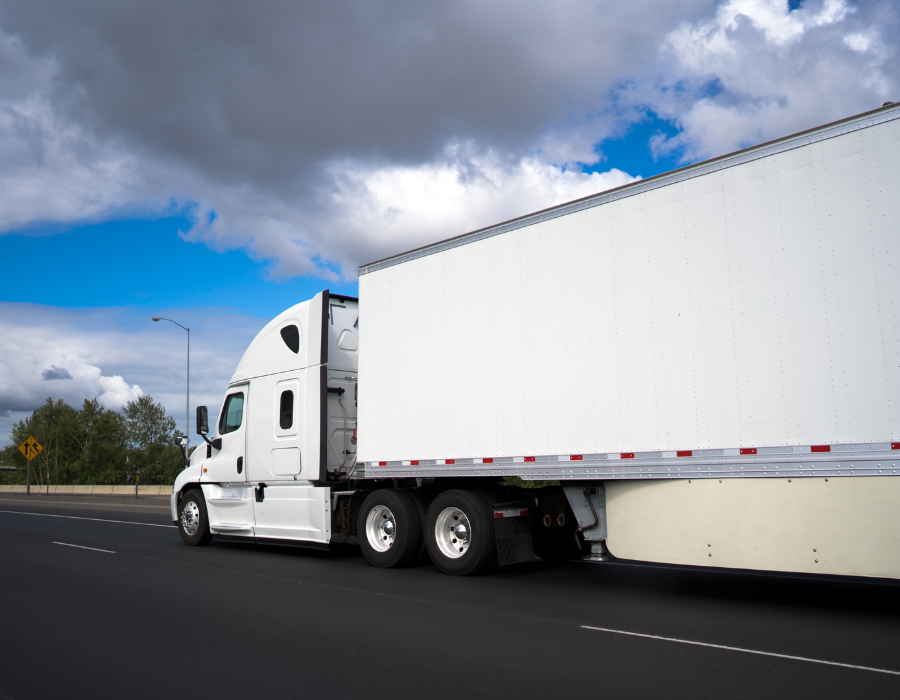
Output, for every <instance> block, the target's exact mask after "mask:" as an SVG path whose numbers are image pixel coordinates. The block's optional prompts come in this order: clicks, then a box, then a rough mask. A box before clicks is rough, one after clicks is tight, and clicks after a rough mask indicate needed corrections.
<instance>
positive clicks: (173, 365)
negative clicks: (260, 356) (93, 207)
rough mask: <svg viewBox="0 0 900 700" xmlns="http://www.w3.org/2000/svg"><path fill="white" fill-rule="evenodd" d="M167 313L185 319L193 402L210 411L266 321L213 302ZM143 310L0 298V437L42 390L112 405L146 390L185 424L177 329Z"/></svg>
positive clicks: (181, 343) (77, 403) (181, 341)
mask: <svg viewBox="0 0 900 700" xmlns="http://www.w3.org/2000/svg"><path fill="white" fill-rule="evenodd" d="M164 315H172V316H174V317H176V318H180V319H182V320H184V321H185V322H187V323H188V324H189V325H190V327H191V404H192V405H199V404H206V405H208V406H209V407H210V414H211V415H213V416H214V415H215V414H216V413H217V411H218V408H219V404H220V402H221V400H222V396H223V394H224V390H225V387H226V385H227V382H228V380H229V379H230V378H231V375H232V374H233V373H234V369H235V367H236V366H237V363H238V360H239V359H240V357H241V355H242V354H243V352H244V350H245V349H246V347H247V345H249V343H250V341H251V340H252V339H253V337H254V335H255V334H256V333H257V332H258V331H259V329H260V328H261V327H262V326H263V325H265V321H264V320H262V319H255V318H252V317H248V316H244V315H241V314H234V313H227V312H217V311H216V310H215V309H207V310H203V311H198V310H193V309H174V310H168V311H167V312H166V313H165V314H164ZM149 316H150V315H149V314H148V313H147V312H145V311H142V310H135V309H127V308H121V309H94V310H88V309H62V308H56V307H46V306H38V305H34V304H17V303H4V302H0V445H3V444H5V443H6V440H7V438H8V434H9V429H10V428H11V423H12V422H15V421H17V420H21V418H23V417H24V416H25V414H26V413H27V412H29V411H31V410H33V409H35V408H36V407H37V406H39V405H41V404H42V403H44V402H45V401H46V400H47V398H48V397H51V398H54V399H56V398H62V399H63V400H65V401H66V402H68V403H69V404H70V405H72V406H73V407H75V408H80V407H81V404H82V402H83V401H84V399H92V398H96V399H97V400H98V401H99V402H100V403H101V404H102V405H103V406H105V407H107V408H109V409H113V410H119V408H120V407H121V406H122V405H123V404H125V403H127V402H128V401H131V400H134V399H135V398H137V397H138V396H141V395H143V394H145V393H149V394H150V395H151V396H153V398H154V399H156V400H157V401H161V402H162V403H163V405H164V406H166V408H167V410H168V411H169V413H170V414H171V415H172V416H174V417H175V418H176V420H177V421H178V425H179V427H180V428H181V429H182V430H183V429H184V405H185V348H186V345H185V338H184V334H183V332H179V333H178V335H173V334H172V333H166V332H164V331H163V330H162V329H161V328H160V327H159V326H157V325H155V324H153V323H152V322H151V321H150V318H149ZM54 369H55V370H56V371H55V372H54V371H53V370H54ZM63 370H64V371H65V373H66V374H68V375H69V378H68V379H65V378H63V375H62V371H63ZM48 371H49V372H50V378H48V377H47V376H45V375H47V373H48Z"/></svg>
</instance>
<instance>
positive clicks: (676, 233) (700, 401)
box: [172, 105, 900, 578]
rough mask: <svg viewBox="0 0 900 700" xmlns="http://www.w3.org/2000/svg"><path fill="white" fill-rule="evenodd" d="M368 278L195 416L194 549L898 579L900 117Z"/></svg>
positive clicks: (326, 298)
mask: <svg viewBox="0 0 900 700" xmlns="http://www.w3.org/2000/svg"><path fill="white" fill-rule="evenodd" d="M359 275H360V276H359V294H360V298H359V300H357V299H355V298H349V297H345V296H338V295H334V294H329V293H328V292H323V293H321V294H318V295H317V296H316V297H315V298H314V299H312V300H311V301H307V302H304V303H302V304H298V305H296V306H293V307H291V308H290V309H288V310H287V311H285V312H284V313H283V314H281V315H280V316H278V317H277V318H276V319H274V320H273V321H272V322H271V323H269V324H268V325H267V326H266V327H265V328H264V329H263V330H262V331H261V332H260V334H259V335H258V336H257V337H256V339H255V340H254V341H253V343H252V344H251V345H250V347H249V348H248V349H247V351H246V353H245V355H244V357H243V359H242V360H241V362H240V364H239V365H238V368H237V371H236V372H235V374H234V377H233V378H232V380H231V382H230V384H229V386H228V390H227V392H226V394H225V399H224V402H223V405H222V408H221V411H220V413H219V420H218V425H217V426H215V427H214V430H212V431H210V429H209V427H208V425H207V422H208V420H207V409H206V408H205V407H199V408H198V409H197V413H198V415H197V418H198V420H197V426H198V432H200V433H201V434H202V435H203V436H204V439H205V440H206V441H207V445H205V446H201V447H200V448H198V449H197V450H195V451H194V453H193V455H192V456H191V459H190V465H189V466H188V467H187V468H186V469H185V470H184V471H183V472H182V473H181V475H179V477H178V479H177V481H176V483H175V487H174V491H173V494H172V518H173V520H174V521H175V522H176V523H177V524H178V526H179V528H180V532H181V536H182V538H183V539H184V541H185V542H187V543H188V544H194V545H199V544H205V543H207V542H209V541H210V539H211V538H212V537H217V538H221V539H228V540H236V541H255V542H269V543H279V544H294V545H300V546H306V547H328V546H329V544H331V543H335V542H352V543H357V544H358V545H359V546H360V547H361V548H362V550H363V552H364V554H365V556H366V558H367V559H368V561H369V562H371V563H372V564H374V565H375V566H381V567H392V566H402V565H404V564H408V563H410V562H412V561H414V560H417V559H418V558H420V557H424V551H427V554H428V555H429V556H430V558H431V560H432V561H433V562H434V564H435V565H436V566H437V568H439V569H440V570H441V571H443V572H445V573H450V574H471V573H476V572H479V571H482V570H484V569H485V568H487V567H490V566H492V565H497V564H499V565H506V564H511V563H515V562H521V561H530V560H534V558H535V556H536V555H537V556H538V557H540V558H543V559H561V558H569V557H583V558H592V559H595V560H604V559H607V558H608V557H609V555H610V554H612V555H614V556H615V557H619V558H625V559H633V560H643V561H653V562H669V563H675V564H684V565H706V566H718V567H734V568H744V569H762V570H772V571H792V572H810V573H822V574H844V575H860V576H875V577H889V578H900V328H898V326H900V320H898V314H900V105H887V106H885V107H883V108H881V109H877V110H874V111H872V112H868V113H865V114H862V115H858V116H856V117H852V118H850V119H846V120H843V121H840V122H835V123H832V124H828V125H825V126H822V127H819V128H816V129H812V130H810V131H806V132H803V133H800V134H796V135H793V136H789V137H786V138H783V139H779V140H777V141H772V142H770V143H766V144H763V145H760V146H756V147H753V148H748V149H745V150H742V151H739V152H737V153H733V154H730V155H727V156H723V157H721V158H715V159H713V160H709V161H706V162H703V163H699V164H696V165H692V166H689V167H685V168H681V169H679V170H675V171H673V172H670V173H666V174H664V175H660V176H657V177H653V178H649V179H647V180H642V181H638V182H634V183H632V184H630V185H626V186H624V187H619V188H617V189H614V190H609V191H607V192H603V193H600V194H597V195H594V196H591V197H587V198H584V199H581V200H578V201H575V202H571V203H569V204H564V205H561V206H557V207H553V208H551V209H547V210H544V211H541V212H538V213H536V214H532V215H529V216H524V217H522V218H519V219H515V220H513V221H509V222H506V223H503V224H500V225H497V226H492V227H489V228H486V229H482V230H479V231H475V232H473V233H469V234H466V235H462V236H459V237H457V238H453V239H450V240H446V241H442V242H439V243H435V244H433V245H429V246H425V247H423V248H419V249H416V250H413V251H410V252H407V253H404V254H402V255H397V256H394V257H391V258H387V259H385V260H381V261H378V262H375V263H371V264H368V265H364V266H362V267H361V268H360V270H359ZM895 411H897V414H896V415H895ZM204 447H205V449H204ZM526 482H532V485H537V483H540V484H541V485H540V487H539V488H525V486H528V485H529V484H528V483H526Z"/></svg>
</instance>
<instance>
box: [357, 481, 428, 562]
mask: <svg viewBox="0 0 900 700" xmlns="http://www.w3.org/2000/svg"><path fill="white" fill-rule="evenodd" d="M356 533H357V535H356V537H357V541H358V542H359V546H360V549H362V552H363V555H364V556H365V557H366V559H367V560H368V562H369V563H370V564H371V565H372V566H377V567H379V568H382V569H388V568H393V567H397V566H406V565H407V564H409V563H410V562H412V561H413V559H415V558H416V557H417V556H418V555H419V553H420V552H421V542H422V520H421V518H420V517H419V509H418V507H417V504H416V502H415V501H414V500H413V496H412V495H411V494H409V493H408V492H407V491H404V490H400V489H381V490H379V491H375V492H373V493H370V494H369V495H368V496H367V497H366V500H364V501H363V503H362V507H361V508H360V509H359V520H357V523H356Z"/></svg>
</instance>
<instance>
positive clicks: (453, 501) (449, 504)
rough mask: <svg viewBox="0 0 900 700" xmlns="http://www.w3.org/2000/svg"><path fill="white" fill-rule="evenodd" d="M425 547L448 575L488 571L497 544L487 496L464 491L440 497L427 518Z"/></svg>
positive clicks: (432, 559) (434, 501)
mask: <svg viewBox="0 0 900 700" xmlns="http://www.w3.org/2000/svg"><path fill="white" fill-rule="evenodd" d="M460 526H461V527H462V530H460V529H459V528H460ZM460 535H464V536H465V538H463V537H460ZM425 546H426V548H427V549H428V554H429V555H430V556H431V561H433V562H434V565H435V566H436V567H437V568H438V569H440V570H441V571H442V572H443V573H445V574H450V575H453V576H468V575H470V574H477V573H480V572H482V571H484V570H485V569H487V568H488V567H489V566H490V565H491V564H492V563H493V562H494V560H495V559H496V557H497V542H496V540H495V538H494V513H493V511H492V510H491V506H490V504H489V503H488V501H487V500H486V499H485V497H484V496H482V495H481V494H479V493H478V492H476V491H463V490H460V489H454V490H452V491H445V492H444V493H442V494H440V495H438V496H437V498H435V499H434V500H433V501H432V502H431V505H430V506H429V508H428V513H427V514H426V516H425Z"/></svg>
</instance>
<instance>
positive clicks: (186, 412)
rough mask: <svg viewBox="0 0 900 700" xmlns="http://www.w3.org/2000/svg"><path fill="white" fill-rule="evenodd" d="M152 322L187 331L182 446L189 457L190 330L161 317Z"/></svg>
mask: <svg viewBox="0 0 900 700" xmlns="http://www.w3.org/2000/svg"><path fill="white" fill-rule="evenodd" d="M153 320H154V321H168V322H169V323H174V324H175V325H176V326H178V327H179V328H182V329H184V330H185V331H187V387H186V390H185V394H184V396H185V400H184V437H185V439H186V440H187V442H186V443H185V446H184V451H185V455H190V445H191V329H190V328H185V327H184V326H182V325H181V324H180V323H178V321H173V320H172V319H171V318H162V317H161V316H154V317H153Z"/></svg>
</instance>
